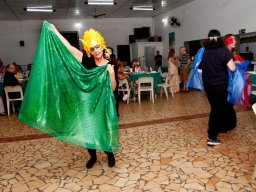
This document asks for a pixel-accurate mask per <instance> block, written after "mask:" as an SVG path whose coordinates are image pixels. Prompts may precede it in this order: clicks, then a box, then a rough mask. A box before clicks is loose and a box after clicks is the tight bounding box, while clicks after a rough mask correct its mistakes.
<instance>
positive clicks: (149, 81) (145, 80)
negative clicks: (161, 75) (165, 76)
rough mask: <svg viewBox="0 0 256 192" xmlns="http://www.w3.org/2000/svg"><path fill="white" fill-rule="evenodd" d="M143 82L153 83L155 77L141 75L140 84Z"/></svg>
mask: <svg viewBox="0 0 256 192" xmlns="http://www.w3.org/2000/svg"><path fill="white" fill-rule="evenodd" d="M141 83H151V85H153V83H154V79H153V77H140V78H139V79H138V84H141Z"/></svg>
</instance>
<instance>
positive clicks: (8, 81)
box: [3, 63, 22, 111]
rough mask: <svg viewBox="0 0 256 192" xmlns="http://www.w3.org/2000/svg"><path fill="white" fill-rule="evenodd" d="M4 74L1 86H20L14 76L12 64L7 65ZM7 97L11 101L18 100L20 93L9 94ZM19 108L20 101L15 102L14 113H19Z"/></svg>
mask: <svg viewBox="0 0 256 192" xmlns="http://www.w3.org/2000/svg"><path fill="white" fill-rule="evenodd" d="M6 69H7V70H6V72H5V74H4V82H3V86H4V87H5V86H16V85H21V83H22V81H21V80H18V79H17V78H16V76H15V73H16V67H15V65H14V64H13V63H11V64H8V65H7V68H6ZM9 97H10V98H11V99H15V98H19V97H20V93H9ZM20 106H21V101H16V102H15V105H14V107H15V109H16V111H19V109H20Z"/></svg>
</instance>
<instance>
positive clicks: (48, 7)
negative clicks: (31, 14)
mask: <svg viewBox="0 0 256 192" xmlns="http://www.w3.org/2000/svg"><path fill="white" fill-rule="evenodd" d="M50 8H52V5H47V6H36V7H27V9H50Z"/></svg>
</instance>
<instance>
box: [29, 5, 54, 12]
mask: <svg viewBox="0 0 256 192" xmlns="http://www.w3.org/2000/svg"><path fill="white" fill-rule="evenodd" d="M24 10H25V11H32V12H54V11H55V10H53V9H52V5H46V6H36V7H26V8H24Z"/></svg>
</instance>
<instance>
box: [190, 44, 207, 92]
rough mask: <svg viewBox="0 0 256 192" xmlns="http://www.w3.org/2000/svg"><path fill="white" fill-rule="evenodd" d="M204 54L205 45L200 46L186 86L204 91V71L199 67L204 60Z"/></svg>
mask: <svg viewBox="0 0 256 192" xmlns="http://www.w3.org/2000/svg"><path fill="white" fill-rule="evenodd" d="M203 54H204V47H202V48H200V49H199V50H198V52H197V54H196V58H195V61H194V66H193V70H192V71H191V72H190V74H189V77H188V82H187V84H186V87H187V88H188V87H189V88H192V89H197V90H200V91H204V84H203V80H202V73H201V72H200V71H199V70H198V67H199V65H200V63H201V61H202V58H203Z"/></svg>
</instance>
